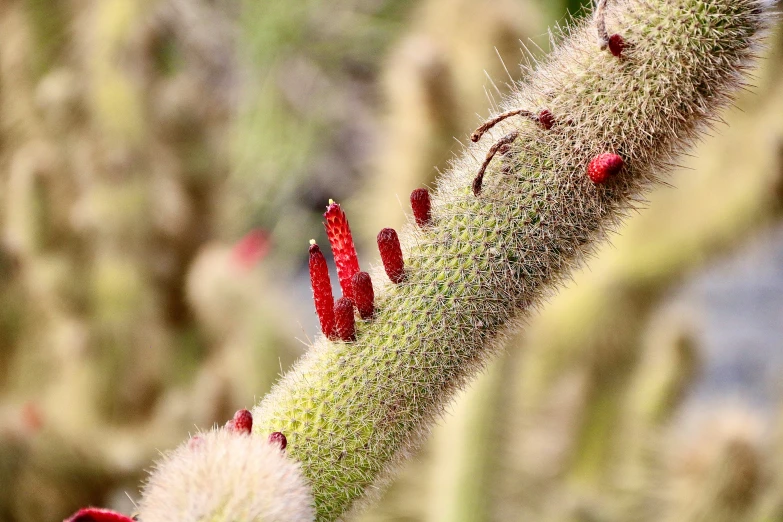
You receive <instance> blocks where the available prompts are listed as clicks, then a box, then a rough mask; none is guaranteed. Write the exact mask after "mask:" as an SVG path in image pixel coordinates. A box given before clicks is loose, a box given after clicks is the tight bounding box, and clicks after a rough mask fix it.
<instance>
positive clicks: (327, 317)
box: [310, 239, 334, 338]
mask: <svg viewBox="0 0 783 522" xmlns="http://www.w3.org/2000/svg"><path fill="white" fill-rule="evenodd" d="M310 285H311V286H312V288H313V301H315V313H316V314H318V320H319V321H320V323H321V332H323V334H324V335H325V336H326V337H329V338H331V337H332V336H333V335H334V297H333V296H332V281H331V279H330V278H329V266H328V265H327V264H326V259H325V258H324V255H323V253H322V252H321V249H320V248H319V247H318V245H317V244H316V243H315V240H314V239H312V240H310Z"/></svg>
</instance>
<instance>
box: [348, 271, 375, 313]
mask: <svg viewBox="0 0 783 522" xmlns="http://www.w3.org/2000/svg"><path fill="white" fill-rule="evenodd" d="M351 284H352V285H353V299H354V301H355V302H356V308H357V309H358V310H359V315H360V316H361V318H362V319H364V320H367V319H370V318H371V317H372V316H373V314H374V313H375V307H374V305H373V301H374V299H375V293H374V292H373V289H372V279H370V274H368V273H367V272H357V273H355V274H354V275H353V277H352V278H351Z"/></svg>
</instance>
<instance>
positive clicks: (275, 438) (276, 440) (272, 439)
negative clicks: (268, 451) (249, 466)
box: [268, 431, 288, 450]
mask: <svg viewBox="0 0 783 522" xmlns="http://www.w3.org/2000/svg"><path fill="white" fill-rule="evenodd" d="M268 441H269V444H274V445H277V446H280V449H281V450H284V449H285V447H286V446H288V441H287V440H286V438H285V435H283V434H282V433H280V432H279V431H276V432H274V433H270V434H269V439H268Z"/></svg>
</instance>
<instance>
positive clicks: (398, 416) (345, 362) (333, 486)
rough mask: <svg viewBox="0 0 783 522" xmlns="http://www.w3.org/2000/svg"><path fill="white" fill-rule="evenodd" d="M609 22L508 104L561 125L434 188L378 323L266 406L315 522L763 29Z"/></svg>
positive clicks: (514, 126)
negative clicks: (304, 484) (608, 161)
mask: <svg viewBox="0 0 783 522" xmlns="http://www.w3.org/2000/svg"><path fill="white" fill-rule="evenodd" d="M601 7H602V8H601V9H599V12H600V13H602V15H601V16H605V19H602V20H600V21H597V20H595V19H593V20H589V21H587V22H585V23H584V24H583V25H581V26H578V27H576V28H574V29H573V30H571V31H570V32H569V34H567V35H565V37H564V38H563V41H562V43H560V44H557V45H556V46H555V48H554V50H553V52H552V53H551V55H550V57H549V58H548V59H547V60H546V61H545V62H544V63H542V64H541V65H540V66H539V67H537V68H536V69H535V70H533V71H532V72H531V74H530V75H529V77H528V80H527V82H526V83H524V84H522V85H519V86H518V88H517V89H516V90H515V92H514V93H513V94H512V96H510V97H509V98H508V99H507V100H506V101H505V102H504V104H503V107H501V108H502V109H503V110H504V111H510V110H515V109H522V110H524V111H528V112H529V113H531V114H541V113H542V111H544V110H546V111H548V112H547V114H548V115H549V116H548V120H547V121H551V125H539V124H538V123H537V122H536V121H534V120H532V119H530V118H520V117H509V118H506V119H504V120H502V121H500V122H498V124H497V125H496V126H494V127H493V128H492V129H490V130H489V131H488V132H487V133H486V134H485V135H484V136H483V138H481V139H480V140H479V141H478V143H477V144H475V145H471V146H470V148H469V149H468V150H467V151H466V153H465V154H464V155H463V156H462V158H461V159H459V160H458V161H456V162H455V163H454V165H453V166H452V168H451V169H450V170H449V172H448V173H446V174H445V175H444V176H443V177H442V178H441V179H440V180H439V181H438V187H437V190H436V191H435V192H434V193H433V197H432V209H431V218H430V222H429V224H428V226H426V227H421V228H416V227H413V226H411V227H409V228H408V229H406V230H405V231H404V232H403V233H402V234H401V239H402V243H403V251H404V255H405V277H404V279H402V280H400V281H399V282H398V283H396V284H392V283H388V282H386V281H388V279H387V278H386V277H385V276H384V275H383V273H382V272H380V271H378V272H377V273H376V274H375V275H374V276H373V279H374V280H375V281H376V282H378V281H383V282H384V284H383V285H382V286H381V287H379V288H378V289H377V291H376V292H375V315H374V317H373V318H372V319H370V320H367V321H357V322H356V325H355V340H353V341H351V342H340V341H329V340H327V339H326V338H324V337H321V338H319V339H318V340H317V341H316V343H315V346H314V347H313V348H312V350H311V351H310V352H309V353H308V354H307V355H306V356H305V357H304V358H303V359H302V360H301V361H300V362H299V363H298V364H297V366H296V367H295V368H294V369H293V370H292V371H291V372H289V373H288V374H287V375H286V376H285V377H284V378H283V380H282V381H281V382H280V383H279V384H278V385H277V386H276V387H275V389H274V390H273V391H272V392H271V393H270V395H269V396H267V397H266V399H265V400H264V401H263V402H262V403H261V404H260V405H259V406H257V407H256V409H255V411H254V418H255V419H256V423H255V425H254V428H253V430H254V433H257V434H261V435H264V436H266V435H268V434H269V433H272V432H281V433H283V434H284V435H285V436H286V437H287V440H288V448H287V450H286V451H287V452H288V454H289V455H290V456H291V457H293V458H295V459H297V460H299V461H300V462H301V466H302V471H303V473H304V475H305V476H306V477H307V479H308V481H309V483H310V485H311V486H312V491H313V495H314V498H315V505H316V511H317V513H316V518H317V520H333V519H336V518H338V517H341V516H343V515H344V514H345V513H346V512H347V511H348V510H350V509H352V508H354V507H356V506H357V505H358V504H360V502H359V501H360V500H361V499H362V498H364V497H366V496H367V495H372V493H373V492H377V491H378V487H377V486H378V484H379V483H380V482H381V481H382V480H383V479H384V478H385V477H388V473H389V472H390V471H391V470H392V468H393V467H394V466H395V465H396V464H398V463H399V462H400V461H401V459H402V458H404V456H405V455H406V454H408V453H409V452H410V451H412V450H413V449H415V448H416V446H417V445H418V443H419V442H420V441H421V440H422V438H423V437H424V436H426V434H427V433H428V431H429V429H430V427H431V425H432V422H433V420H434V419H435V418H436V417H437V416H438V415H439V414H441V413H442V412H443V409H444V407H445V406H446V405H447V404H448V401H449V400H450V399H451V397H452V396H453V393H454V392H455V390H457V389H458V388H460V387H461V386H462V385H464V384H465V382H466V381H467V380H468V379H469V378H470V377H471V376H473V375H474V374H475V373H476V372H477V371H478V370H479V369H481V368H482V366H483V364H484V362H485V361H486V360H487V357H488V356H490V355H491V354H493V353H495V352H496V351H497V350H498V348H499V346H500V344H501V342H502V340H503V339H504V337H505V335H506V333H508V332H509V331H510V330H511V329H512V328H514V327H515V326H516V325H518V324H519V322H520V321H521V320H523V319H524V317H525V315H526V314H527V313H529V312H530V311H531V310H532V309H533V308H534V307H535V306H537V305H539V304H540V303H541V301H542V299H543V298H544V297H545V296H546V295H547V294H548V293H549V292H551V291H552V289H553V288H554V286H556V284H557V283H559V282H561V281H562V280H563V279H564V278H566V277H567V275H568V273H569V270H570V269H572V268H573V267H574V266H576V265H578V264H579V262H580V261H581V260H582V259H583V258H584V257H585V255H587V254H589V253H590V252H591V249H592V245H593V244H594V243H595V241H596V240H599V239H601V238H602V237H604V236H605V235H606V234H607V233H608V232H609V231H611V230H612V229H613V228H614V227H616V225H617V224H618V222H619V221H620V220H621V218H622V216H623V215H624V213H626V212H627V211H629V210H630V209H632V208H634V207H636V206H638V205H639V203H640V201H642V200H643V193H644V190H645V189H646V188H647V187H649V186H650V185H651V184H653V183H654V182H655V181H656V180H657V179H658V176H659V175H660V174H661V173H664V172H665V171H666V170H667V167H668V166H669V165H670V164H671V162H672V160H673V158H674V157H675V156H676V155H677V154H678V153H680V152H681V151H683V150H684V149H685V148H686V146H688V145H689V143H690V142H691V141H692V140H693V139H694V138H696V137H697V136H698V135H699V132H700V131H701V130H703V129H704V128H705V127H707V126H708V125H709V123H710V122H712V121H715V119H716V118H717V115H716V111H717V110H719V109H720V108H722V107H723V106H725V105H726V104H727V103H728V102H729V101H730V100H731V95H732V93H733V92H735V91H736V90H737V89H738V88H739V87H741V86H742V81H743V76H742V75H743V73H744V70H745V69H746V68H747V66H748V65H749V62H750V60H751V59H752V58H753V52H754V50H755V48H756V45H757V40H758V37H759V33H760V32H761V30H762V29H763V25H764V24H763V17H764V11H763V9H762V4H761V3H760V2H758V1H757V0H655V1H653V0H617V1H613V2H608V3H607V2H605V1H603V0H602V2H601ZM599 27H605V31H603V32H604V33H606V35H609V36H611V35H614V34H619V35H621V36H622V41H623V47H622V52H621V53H613V52H610V49H608V48H602V47H606V46H605V45H603V46H602V44H604V40H605V37H604V36H602V34H601V31H599V30H598V28H599ZM615 54H620V55H619V56H615ZM547 127H549V128H547ZM510 135H513V136H514V137H513V139H511V140H506V142H507V144H508V146H504V147H494V148H493V142H497V141H498V139H501V137H508V136H510ZM487 151H492V153H493V154H494V153H495V152H497V154H496V155H495V156H494V157H493V158H491V160H490V161H489V163H488V167H487V169H486V172H485V173H484V177H483V182H482V184H481V187H480V191H475V192H474V190H473V188H474V178H475V177H476V174H477V172H478V171H479V169H480V167H481V165H482V163H483V162H484V161H485V157H486V156H487ZM603 154H613V155H617V156H618V157H620V158H621V159H622V168H620V169H619V171H617V172H612V173H611V175H608V176H606V177H601V181H600V182H596V181H595V180H593V179H591V177H589V176H588V166H589V165H590V163H591V162H592V161H593V160H594V159H595V158H596V157H599V156H600V155H603ZM153 480H155V477H154V476H153ZM193 494H198V493H196V492H195V491H194V493H193ZM142 520H146V519H145V518H144V513H143V512H142ZM194 520H196V519H194ZM198 520H202V519H198ZM203 520H212V519H203Z"/></svg>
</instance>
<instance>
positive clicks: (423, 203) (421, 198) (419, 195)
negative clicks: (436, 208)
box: [411, 188, 432, 228]
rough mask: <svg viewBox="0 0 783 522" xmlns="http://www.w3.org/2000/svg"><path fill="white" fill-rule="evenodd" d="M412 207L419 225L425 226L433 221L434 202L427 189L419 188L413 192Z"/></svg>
mask: <svg viewBox="0 0 783 522" xmlns="http://www.w3.org/2000/svg"><path fill="white" fill-rule="evenodd" d="M411 208H412V209H413V217H414V218H416V224H417V225H419V226H420V227H422V228H423V227H425V226H427V225H429V224H430V223H431V222H432V203H431V202H430V193H429V191H428V190H427V189H425V188H417V189H416V190H414V191H413V192H411Z"/></svg>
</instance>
